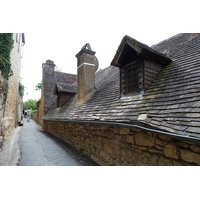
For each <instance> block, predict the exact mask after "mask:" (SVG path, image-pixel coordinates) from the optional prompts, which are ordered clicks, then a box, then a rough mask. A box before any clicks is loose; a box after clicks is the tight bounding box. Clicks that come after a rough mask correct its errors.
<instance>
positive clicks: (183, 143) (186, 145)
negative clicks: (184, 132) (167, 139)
mask: <svg viewBox="0 0 200 200" xmlns="http://www.w3.org/2000/svg"><path fill="white" fill-rule="evenodd" d="M176 144H177V145H178V146H181V147H184V148H189V144H188V143H186V142H183V141H177V142H176Z"/></svg>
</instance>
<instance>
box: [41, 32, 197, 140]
mask: <svg viewBox="0 0 200 200" xmlns="http://www.w3.org/2000/svg"><path fill="white" fill-rule="evenodd" d="M152 48H153V49H155V50H156V51H159V52H160V53H164V54H167V56H168V57H170V58H171V60H172V62H171V63H170V64H168V65H167V66H166V67H164V68H163V69H162V70H161V72H160V73H159V74H158V76H157V77H156V79H155V81H154V82H153V83H152V84H151V86H150V87H149V88H148V90H147V91H146V92H145V93H144V94H143V95H135V96H131V97H123V98H120V88H119V84H120V80H119V69H118V68H117V67H114V66H110V67H108V68H106V69H103V70H100V71H98V72H96V88H97V91H96V93H95V94H94V95H93V96H92V97H91V99H90V100H89V101H88V102H86V103H85V104H83V105H82V106H75V101H76V97H74V100H73V101H72V102H69V103H68V104H67V105H65V106H64V107H63V108H61V109H60V110H59V111H58V110H57V111H56V110H52V111H50V112H49V113H48V114H47V115H46V116H45V117H44V119H51V120H53V119H54V120H55V119H59V120H78V121H81V120H84V121H87V120H88V121H91V120H92V121H100V122H101V121H102V122H123V123H139V122H140V123H142V124H147V125H149V126H151V127H153V128H159V129H162V130H164V131H168V132H170V133H174V134H178V135H185V136H195V137H200V34H189V33H188V34H178V35H176V36H174V37H171V38H169V39H167V40H164V41H162V42H161V43H159V44H157V45H154V46H152Z"/></svg>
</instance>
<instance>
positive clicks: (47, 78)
mask: <svg viewBox="0 0 200 200" xmlns="http://www.w3.org/2000/svg"><path fill="white" fill-rule="evenodd" d="M54 70H55V64H54V62H53V61H51V60H47V61H46V63H43V64H42V97H43V101H44V102H43V103H44V114H46V113H47V111H48V110H49V109H50V108H51V107H52V106H53V105H54V104H55V102H56V96H55V95H54V94H53V91H54V87H55V73H54Z"/></svg>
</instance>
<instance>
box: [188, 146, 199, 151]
mask: <svg viewBox="0 0 200 200" xmlns="http://www.w3.org/2000/svg"><path fill="white" fill-rule="evenodd" d="M190 149H191V150H192V151H194V152H196V153H200V147H199V146H196V145H190Z"/></svg>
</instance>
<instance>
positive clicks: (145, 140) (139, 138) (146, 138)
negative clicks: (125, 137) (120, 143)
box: [135, 133, 155, 146]
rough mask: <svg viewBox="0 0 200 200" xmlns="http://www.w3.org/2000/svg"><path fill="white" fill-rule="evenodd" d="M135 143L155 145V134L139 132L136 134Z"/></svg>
mask: <svg viewBox="0 0 200 200" xmlns="http://www.w3.org/2000/svg"><path fill="white" fill-rule="evenodd" d="M135 143H136V144H137V145H141V146H154V145H155V139H154V137H153V134H145V133H144V134H143V133H137V134H135Z"/></svg>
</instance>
